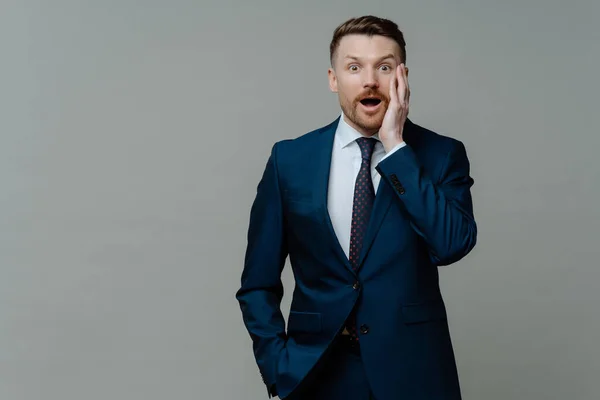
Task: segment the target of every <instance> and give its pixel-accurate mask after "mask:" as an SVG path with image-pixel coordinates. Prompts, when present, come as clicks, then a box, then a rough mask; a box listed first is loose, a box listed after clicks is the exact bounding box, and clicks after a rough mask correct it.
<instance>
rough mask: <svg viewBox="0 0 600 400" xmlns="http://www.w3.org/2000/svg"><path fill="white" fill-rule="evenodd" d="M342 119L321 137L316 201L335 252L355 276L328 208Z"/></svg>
mask: <svg viewBox="0 0 600 400" xmlns="http://www.w3.org/2000/svg"><path fill="white" fill-rule="evenodd" d="M339 120H340V118H339V117H338V118H337V119H336V120H335V121H334V122H333V123H331V124H330V125H328V126H326V127H325V128H323V131H322V132H321V135H320V143H318V144H317V146H316V148H317V154H316V158H317V159H316V160H314V161H316V164H317V179H316V182H315V184H316V188H315V196H316V201H317V202H318V204H319V212H320V213H321V215H320V217H321V219H322V222H323V224H324V226H325V230H326V231H327V233H328V234H329V236H330V241H329V242H330V244H331V246H332V250H333V252H334V253H335V254H336V256H337V257H338V259H339V260H340V262H342V264H344V265H345V266H346V268H347V269H348V270H349V271H351V272H352V273H353V274H354V271H353V270H352V265H351V264H350V260H348V257H347V256H346V253H344V250H343V249H342V246H341V245H340V242H339V239H338V237H337V235H336V234H335V230H334V228H333V223H332V222H331V216H330V215H329V210H328V208H327V193H328V189H329V171H330V168H331V152H332V150H333V140H334V137H335V131H336V128H337V125H338V123H339Z"/></svg>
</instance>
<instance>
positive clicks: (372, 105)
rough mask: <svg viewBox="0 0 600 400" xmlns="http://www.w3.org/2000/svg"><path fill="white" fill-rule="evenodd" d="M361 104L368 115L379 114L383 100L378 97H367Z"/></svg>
mask: <svg viewBox="0 0 600 400" xmlns="http://www.w3.org/2000/svg"><path fill="white" fill-rule="evenodd" d="M360 104H362V107H363V110H364V111H366V112H367V113H370V114H371V113H376V112H379V105H380V104H381V99H378V98H377V97H365V98H364V99H362V100H361V101H360Z"/></svg>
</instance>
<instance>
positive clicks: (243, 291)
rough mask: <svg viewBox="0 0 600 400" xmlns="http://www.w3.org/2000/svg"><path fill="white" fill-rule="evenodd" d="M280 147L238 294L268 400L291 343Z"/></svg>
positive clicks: (271, 162)
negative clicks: (285, 304) (285, 302)
mask: <svg viewBox="0 0 600 400" xmlns="http://www.w3.org/2000/svg"><path fill="white" fill-rule="evenodd" d="M276 147H277V144H275V145H274V146H273V148H272V150H271V155H270V157H269V159H268V161H267V165H266V168H265V170H264V173H263V176H262V178H261V180H260V182H259V184H258V187H257V193H256V198H255V200H254V202H253V204H252V208H251V211H250V223H249V228H248V237H247V240H248V243H247V248H246V254H245V260H244V268H243V271H242V277H241V287H240V288H239V290H238V291H237V292H236V298H237V300H238V302H239V304H240V307H241V311H242V317H243V321H244V324H245V326H246V329H247V330H248V332H249V334H250V337H251V339H252V344H253V351H254V356H255V359H256V362H257V364H258V368H259V371H260V373H261V376H262V378H263V381H264V383H265V384H266V385H267V390H268V393H269V397H272V396H275V395H276V394H277V393H276V388H275V382H276V377H277V361H278V359H279V356H280V354H281V352H282V351H283V349H284V347H285V341H286V333H285V321H284V318H283V315H282V313H281V308H280V304H281V299H282V297H283V285H282V282H281V272H282V269H283V267H284V265H285V260H286V258H287V248H286V240H285V237H284V235H285V232H284V228H283V212H282V205H281V194H280V190H279V183H278V174H277V153H276Z"/></svg>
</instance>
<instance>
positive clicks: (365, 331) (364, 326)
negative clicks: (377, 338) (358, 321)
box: [360, 324, 369, 335]
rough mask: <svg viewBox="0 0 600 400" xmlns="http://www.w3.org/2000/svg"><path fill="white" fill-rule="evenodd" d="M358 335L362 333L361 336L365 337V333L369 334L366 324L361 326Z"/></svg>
mask: <svg viewBox="0 0 600 400" xmlns="http://www.w3.org/2000/svg"><path fill="white" fill-rule="evenodd" d="M360 333H362V334H363V335H366V334H367V333H369V326H368V325H366V324H362V325H361V326H360Z"/></svg>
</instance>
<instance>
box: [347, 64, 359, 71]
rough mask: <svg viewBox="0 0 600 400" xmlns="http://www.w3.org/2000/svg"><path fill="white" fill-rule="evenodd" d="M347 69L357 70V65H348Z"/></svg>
mask: <svg viewBox="0 0 600 400" xmlns="http://www.w3.org/2000/svg"><path fill="white" fill-rule="evenodd" d="M348 69H349V70H350V71H352V72H356V71H358V65H356V64H352V65H349V66H348Z"/></svg>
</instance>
